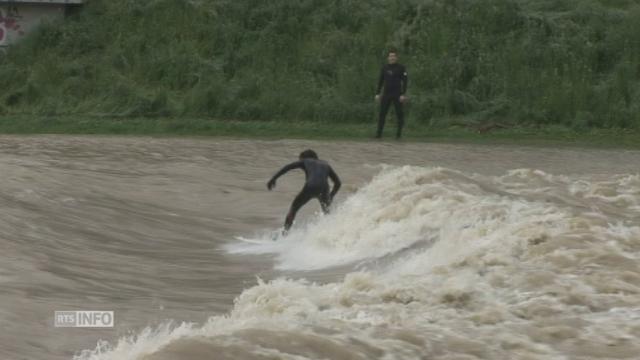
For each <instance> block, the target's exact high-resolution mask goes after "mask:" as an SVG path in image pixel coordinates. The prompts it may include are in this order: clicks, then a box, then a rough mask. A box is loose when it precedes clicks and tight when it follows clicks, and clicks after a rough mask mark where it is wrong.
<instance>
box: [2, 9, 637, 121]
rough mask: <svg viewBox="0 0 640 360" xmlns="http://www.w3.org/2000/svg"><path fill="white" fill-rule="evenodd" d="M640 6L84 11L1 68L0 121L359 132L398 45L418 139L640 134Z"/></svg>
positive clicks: (41, 34)
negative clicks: (169, 121) (495, 131)
mask: <svg viewBox="0 0 640 360" xmlns="http://www.w3.org/2000/svg"><path fill="white" fill-rule="evenodd" d="M639 3H640V2H639V1H637V0H526V1H525V0H486V1H479V0H456V1H445V0H301V1H289V0H272V1H262V0H242V1H237V0H217V1H204V0H200V1H198V0H190V1H187V0H149V1H138V0H92V1H90V2H88V5H87V6H86V8H85V9H84V11H82V12H80V13H79V14H77V15H74V16H72V17H70V18H68V19H67V20H66V21H64V22H62V23H56V24H50V25H48V26H44V27H43V28H41V30H40V31H38V32H37V33H35V34H34V36H31V37H30V38H29V39H28V40H27V41H25V42H24V43H22V44H20V45H19V46H16V47H15V48H13V49H12V51H11V52H10V53H9V54H8V56H6V57H4V58H2V59H1V60H0V86H2V88H3V91H2V93H1V94H0V113H4V114H6V115H18V114H23V115H24V114H32V115H44V116H63V117H65V116H66V117H65V119H66V120H64V121H69V120H68V119H80V118H82V116H84V115H89V116H91V119H94V120H91V121H98V120H97V119H100V118H104V119H107V118H114V117H115V118H117V119H116V120H114V119H111V120H109V123H110V124H113V123H116V122H120V123H126V122H127V121H129V120H127V119H133V118H137V117H162V118H165V117H172V118H185V119H189V118H190V119H196V118H200V119H202V118H216V119H240V120H251V121H252V122H256V123H257V122H259V121H265V120H276V121H287V122H291V121H303V122H312V123H317V124H320V125H322V124H325V123H335V124H338V123H339V124H345V123H349V124H354V126H355V124H365V123H370V122H371V121H372V118H373V116H374V112H375V107H374V104H373V103H372V101H371V100H372V95H373V91H374V87H375V82H376V77H377V72H378V70H379V66H380V64H381V62H382V61H383V55H384V50H385V49H386V48H388V47H389V46H396V47H398V48H399V50H400V52H401V59H402V61H403V62H404V63H405V64H406V65H407V66H408V68H409V71H410V91H409V93H410V96H411V105H410V108H409V111H408V113H409V122H410V123H411V124H414V127H415V128H425V129H426V128H427V127H428V128H429V129H430V130H431V132H433V131H434V129H442V128H449V127H450V126H452V125H456V124H457V125H460V124H463V125H472V126H475V124H483V123H492V122H499V123H501V124H505V125H507V126H512V125H516V126H518V127H532V126H543V127H545V128H547V129H564V128H571V129H577V130H584V129H590V128H594V127H595V128H636V129H637V128H640V21H637V19H638V18H640V4H639ZM7 119H9V118H7ZM131 121H132V120H131ZM185 121H188V120H185ZM203 121H204V120H203ZM5 122H6V120H5ZM38 123H39V122H38V121H37V120H34V122H33V124H32V126H33V131H38V130H37V129H38V127H37V125H36V124H38ZM320 125H319V126H320ZM109 126H112V125H108V124H106V125H105V126H102V127H100V126H98V128H108V127H109ZM185 126H186V127H189V125H183V127H185ZM175 127H176V129H175V131H176V132H179V128H180V125H176V126H175ZM127 128H131V129H133V128H136V129H139V127H138V125H135V124H132V125H130V126H129V125H127V126H124V127H123V131H125V132H126V131H127ZM5 129H7V128H6V127H5ZM131 131H133V130H131ZM136 131H137V130H136ZM203 131H205V130H203ZM518 131H521V130H515V129H514V130H512V131H511V132H514V133H517V132H518ZM562 131H565V130H562ZM205 132H207V131H205ZM503 132H509V131H503Z"/></svg>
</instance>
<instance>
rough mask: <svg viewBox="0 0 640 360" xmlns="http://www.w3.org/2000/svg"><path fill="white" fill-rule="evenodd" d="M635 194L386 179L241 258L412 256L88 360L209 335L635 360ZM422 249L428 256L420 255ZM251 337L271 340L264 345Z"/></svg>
mask: <svg viewBox="0 0 640 360" xmlns="http://www.w3.org/2000/svg"><path fill="white" fill-rule="evenodd" d="M637 180H638V179H637V177H634V176H618V177H614V178H613V180H611V179H609V180H607V181H601V182H597V181H593V180H591V179H578V178H570V177H566V176H562V177H559V176H553V175H550V174H546V173H544V172H541V171H533V170H526V169H522V170H516V171H512V172H510V173H508V174H506V175H505V176H502V177H494V178H491V177H483V176H479V175H471V174H463V173H460V172H456V171H452V170H447V169H442V168H419V167H401V168H388V169H385V170H383V171H382V172H381V173H380V174H378V175H377V176H376V177H375V178H374V179H372V181H371V182H370V183H369V184H367V185H366V186H364V187H363V188H361V189H359V190H358V191H357V192H356V193H355V194H354V195H352V196H350V197H349V198H348V199H346V200H345V201H344V202H343V203H342V204H340V205H339V206H338V207H337V208H336V209H335V211H333V212H332V213H331V214H330V215H328V216H320V217H318V218H316V219H313V220H311V221H310V222H309V223H308V224H306V225H303V226H297V227H296V229H294V230H293V231H292V232H291V233H290V234H289V236H288V237H286V238H285V239H282V240H280V241H276V242H273V241H271V240H270V239H267V238H264V239H260V238H259V237H258V240H259V241H258V242H257V243H246V242H244V243H242V244H240V245H236V247H235V248H234V251H237V252H245V253H273V254H275V255H276V261H277V264H276V265H277V266H278V267H279V268H281V269H304V270H308V269H318V268H325V267H330V266H336V265H343V264H347V263H352V262H357V261H363V260H367V259H373V258H380V257H384V256H388V255H390V254H395V253H398V251H400V250H401V249H407V248H408V249H409V251H407V252H403V253H401V256H399V257H393V258H391V262H387V263H385V264H384V265H382V266H379V267H374V268H372V269H370V270H368V271H354V272H351V273H348V274H347V275H346V276H345V278H344V280H343V281H338V282H335V283H328V284H313V283H309V282H307V281H305V280H290V279H276V280H274V281H270V282H267V283H265V282H262V281H260V282H259V283H258V285H256V286H254V287H252V288H250V289H247V290H245V291H243V292H242V294H240V296H239V297H238V298H237V299H236V301H235V304H234V308H233V310H232V311H231V313H229V314H228V315H227V316H224V317H220V316H215V317H211V318H210V319H209V321H208V322H207V323H206V324H204V325H201V326H192V325H182V326H179V327H177V328H171V327H168V326H165V327H161V328H160V329H157V330H155V331H152V330H150V329H148V330H145V331H144V332H143V333H142V334H140V335H139V336H137V337H135V338H123V339H121V340H120V341H119V343H118V344H117V345H116V346H115V347H113V348H112V349H111V350H108V351H107V352H106V353H105V352H104V349H100V350H98V349H96V350H95V351H92V352H89V351H87V352H85V353H84V354H82V355H80V356H78V357H77V359H83V360H86V359H142V356H143V354H149V353H153V352H163V351H165V350H164V349H165V346H167V344H175V341H176V339H178V338H181V339H188V340H189V341H195V339H197V338H199V337H204V338H207V339H210V341H211V344H214V343H215V346H219V347H228V346H231V344H236V345H237V344H241V345H242V346H241V348H242V349H244V350H245V351H246V352H247V354H254V355H255V354H263V355H265V354H268V355H269V356H275V357H279V358H292V359H293V358H296V359H297V358H301V357H300V356H299V355H296V354H297V353H296V350H295V347H294V346H293V345H291V347H289V348H287V347H286V346H284V347H283V345H282V344H281V343H280V342H279V341H278V340H277V339H276V338H275V337H276V335H277V334H287V335H286V336H288V337H290V338H295V337H296V336H300V338H299V341H300V342H301V341H310V340H309V338H308V337H309V336H313V338H321V339H324V340H327V341H329V343H330V344H336V346H338V347H339V348H341V349H342V348H344V349H354V350H353V351H359V352H358V353H353V354H352V355H353V358H355V357H356V356H360V355H358V354H361V353H362V352H363V351H370V353H368V354H374V355H371V356H368V357H367V358H375V357H377V358H385V359H395V358H397V359H413V358H417V357H423V358H433V359H449V358H450V359H453V358H457V359H475V358H492V359H507V358H527V359H572V358H585V359H587V358H607V357H618V358H624V357H625V354H638V353H640V338H639V337H640V333H639V332H638V331H637V329H640V316H637V314H638V312H637V309H638V308H637V304H639V303H640V284H638V279H640V268H639V267H638V266H637V260H639V259H640V224H638V222H636V221H635V220H634V219H633V217H631V218H630V217H629V216H628V215H627V214H628V211H629V209H633V208H634V206H636V205H635V204H638V201H639V200H640V194H639V193H638V192H637V191H636V190H635V189H629V188H627V187H635V186H637ZM596 193H597V194H603V195H598V196H595V195H593V194H596ZM619 194H624V196H625V199H626V200H625V201H620V199H619V198H618V196H619ZM419 242H427V243H428V244H429V246H420V247H412V246H413V245H415V244H417V243H419ZM250 329H253V330H256V329H261V330H263V331H265V332H264V333H261V334H262V335H261V337H260V338H259V339H260V341H258V342H257V343H256V341H253V340H255V339H253V338H251V336H252V335H251V334H250V333H247V332H246V331H247V330H250ZM318 329H324V330H322V331H319V330H318ZM223 335H226V336H223ZM270 336H271V337H270ZM303 336H308V337H306V338H303ZM252 339H253V340H252ZM292 341H293V340H292ZM293 343H295V342H293ZM293 343H292V344H293ZM188 344H191V343H188ZM194 344H195V343H194ZM611 344H614V345H615V346H613V345H611ZM356 345H357V346H356ZM193 346H195V345H193ZM211 346H214V345H211ZM320 348H323V347H320ZM324 348H325V350H326V351H329V348H328V345H327V344H325V345H324ZM288 349H290V351H289V350H288ZM376 349H378V350H376ZM380 349H382V350H380ZM605 350H606V351H605ZM309 351H311V350H309ZM344 351H347V350H344ZM380 351H381V352H380ZM607 351H608V352H609V353H608V352H607ZM585 352H590V353H588V355H585ZM375 354H378V355H375ZM323 356H324V357H325V358H327V357H330V356H329V355H326V354H325V355H323ZM323 356H320V355H317V356H311V355H309V357H310V358H322V357H323Z"/></svg>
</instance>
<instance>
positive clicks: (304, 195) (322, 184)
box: [267, 150, 341, 234]
mask: <svg viewBox="0 0 640 360" xmlns="http://www.w3.org/2000/svg"><path fill="white" fill-rule="evenodd" d="M293 169H302V170H304V174H305V177H306V181H305V184H304V187H303V188H302V191H300V193H299V194H298V196H296V198H295V199H294V200H293V203H291V208H290V209H289V213H288V214H287V218H286V219H285V222H284V232H283V233H285V234H286V232H287V231H288V230H289V228H291V224H293V219H295V217H296V213H297V212H298V210H300V208H301V207H302V206H303V205H304V204H306V203H307V202H308V201H309V200H311V199H313V198H317V199H318V200H319V201H320V205H321V206H322V211H323V212H324V213H325V214H326V213H328V212H329V206H330V205H331V202H332V201H333V197H334V196H336V193H337V192H338V190H340V185H341V183H340V178H338V175H336V173H335V171H333V169H332V168H331V166H329V164H328V163H327V162H326V161H323V160H319V159H318V155H317V154H316V153H315V151H313V150H305V151H303V152H301V153H300V156H299V160H298V161H296V162H292V163H291V164H289V165H286V166H285V167H283V168H282V169H280V171H278V172H277V173H276V174H275V175H273V177H272V178H271V180H269V182H268V183H267V188H268V189H269V190H271V189H273V188H274V187H275V186H276V180H277V179H278V178H279V177H280V176H282V175H284V174H285V173H287V172H288V171H289V170H293ZM328 178H331V181H333V189H331V192H329V181H328Z"/></svg>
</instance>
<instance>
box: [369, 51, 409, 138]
mask: <svg viewBox="0 0 640 360" xmlns="http://www.w3.org/2000/svg"><path fill="white" fill-rule="evenodd" d="M387 62H388V63H387V64H385V65H384V66H383V67H382V70H380V79H379V80H378V90H377V92H376V101H379V102H380V117H379V118H378V131H377V132H376V138H381V137H382V129H384V119H385V117H387V112H389V106H390V105H391V103H393V106H394V107H395V109H396V117H397V118H398V131H397V132H396V139H399V138H400V136H402V127H403V126H404V113H403V111H402V104H403V103H404V102H405V101H406V96H405V95H404V94H405V93H406V92H407V82H408V77H407V69H406V68H405V67H404V65H400V64H398V54H397V53H396V51H395V50H391V51H389V53H388V54H387ZM383 86H384V91H383V92H382V94H381V93H380V90H382V88H383Z"/></svg>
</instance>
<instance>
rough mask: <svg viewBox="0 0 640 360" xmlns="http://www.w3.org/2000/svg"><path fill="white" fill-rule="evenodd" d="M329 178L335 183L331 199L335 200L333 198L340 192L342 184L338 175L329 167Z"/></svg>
mask: <svg viewBox="0 0 640 360" xmlns="http://www.w3.org/2000/svg"><path fill="white" fill-rule="evenodd" d="M329 177H330V178H331V181H333V189H331V199H332V200H333V197H334V196H336V194H337V193H338V190H340V186H342V183H341V182H340V178H339V177H338V174H336V172H335V171H333V169H332V168H331V167H329Z"/></svg>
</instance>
